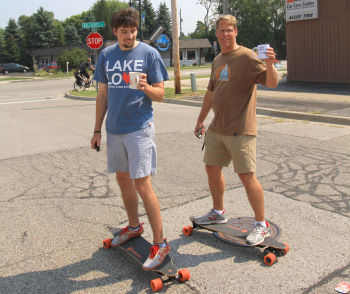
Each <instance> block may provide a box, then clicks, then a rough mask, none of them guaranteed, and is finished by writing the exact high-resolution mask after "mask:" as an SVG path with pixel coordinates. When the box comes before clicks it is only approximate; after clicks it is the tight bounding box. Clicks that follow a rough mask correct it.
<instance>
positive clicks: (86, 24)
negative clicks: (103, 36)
mask: <svg viewBox="0 0 350 294" xmlns="http://www.w3.org/2000/svg"><path fill="white" fill-rule="evenodd" d="M82 27H83V29H95V28H104V27H105V22H104V21H98V22H83V23H82Z"/></svg>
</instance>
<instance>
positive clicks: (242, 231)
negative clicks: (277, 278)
mask: <svg viewBox="0 0 350 294" xmlns="http://www.w3.org/2000/svg"><path fill="white" fill-rule="evenodd" d="M190 221H191V222H192V226H187V227H184V228H183V230H182V231H183V233H184V235H186V236H189V235H191V234H192V232H193V230H194V229H205V230H208V231H211V232H214V235H215V237H217V238H218V239H220V240H221V241H223V242H226V243H229V244H232V245H238V246H246V247H260V248H265V249H264V263H265V264H266V265H269V266H271V265H273V264H274V263H275V262H276V260H277V256H281V255H286V254H287V252H288V251H289V246H288V244H286V243H281V242H278V241H277V240H276V238H273V237H267V238H265V240H264V241H263V242H262V243H260V244H258V245H251V244H249V243H248V242H246V237H247V236H248V234H249V232H250V230H251V228H250V226H244V225H235V222H234V221H231V220H229V221H228V222H227V223H226V224H212V225H202V224H197V223H196V222H194V218H193V217H190ZM278 236H279V235H277V236H275V237H278Z"/></svg>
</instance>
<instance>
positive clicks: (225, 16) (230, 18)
mask: <svg viewBox="0 0 350 294" xmlns="http://www.w3.org/2000/svg"><path fill="white" fill-rule="evenodd" d="M222 20H223V21H226V22H227V23H229V24H230V25H233V28H234V29H237V20H236V18H235V17H234V16H232V15H229V14H222V15H220V16H219V17H218V18H217V19H216V29H217V28H218V27H219V23H220V21H222Z"/></svg>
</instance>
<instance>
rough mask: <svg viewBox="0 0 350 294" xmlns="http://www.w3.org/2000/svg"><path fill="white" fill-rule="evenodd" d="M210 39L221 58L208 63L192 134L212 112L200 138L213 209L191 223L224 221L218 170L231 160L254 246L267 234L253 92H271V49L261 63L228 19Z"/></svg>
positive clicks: (221, 19) (273, 76)
mask: <svg viewBox="0 0 350 294" xmlns="http://www.w3.org/2000/svg"><path fill="white" fill-rule="evenodd" d="M215 34H216V37H217V39H218V43H219V45H220V48H221V54H219V55H218V56H217V57H216V58H215V60H214V62H213V65H212V71H211V77H210V81H209V85H208V90H207V92H206V94H205V96H204V100H203V105H202V109H201V112H200V114H199V116H198V120H197V124H196V127H195V130H194V131H195V133H197V131H198V130H199V129H200V128H202V127H203V126H204V120H205V118H206V117H207V115H208V113H209V111H210V109H213V111H214V114H215V115H214V119H213V121H212V123H211V124H210V126H209V129H208V132H207V135H206V138H205V146H206V147H205V154H204V162H205V164H206V171H207V175H208V183H209V189H210V192H211V195H212V198H213V209H211V210H210V211H209V212H208V213H207V214H206V215H204V216H202V217H197V218H195V222H197V223H200V224H210V223H225V222H227V217H226V215H225V210H224V191H225V179H224V176H223V173H222V168H223V166H228V165H229V164H230V162H231V161H232V162H233V166H234V171H235V172H236V173H238V176H239V178H240V180H241V182H242V184H243V185H244V187H245V190H246V193H247V196H248V200H249V202H250V204H251V206H252V208H253V211H254V214H255V224H254V229H253V231H252V232H251V233H250V234H249V235H248V237H247V241H248V242H249V243H250V244H252V245H257V244H259V243H261V242H263V241H264V238H265V237H267V236H269V234H270V230H269V228H268V223H267V222H265V213H264V193H263V189H262V187H261V185H260V183H259V181H258V179H257V178H256V175H255V162H256V135H257V126H256V125H257V124H256V87H257V84H258V83H259V84H262V85H265V86H267V87H270V88H276V87H277V85H278V72H277V71H276V69H275V67H274V60H275V56H276V55H275V52H274V50H273V48H271V47H270V48H269V49H267V51H266V56H267V58H266V59H265V60H264V61H265V64H264V63H263V62H262V61H261V60H260V59H258V58H257V56H256V54H255V53H254V52H253V51H252V50H251V49H248V48H245V47H243V46H240V45H238V44H237V41H236V37H237V34H238V31H237V22H236V18H235V17H233V16H231V15H222V16H220V17H219V18H218V19H217V21H216V33H215Z"/></svg>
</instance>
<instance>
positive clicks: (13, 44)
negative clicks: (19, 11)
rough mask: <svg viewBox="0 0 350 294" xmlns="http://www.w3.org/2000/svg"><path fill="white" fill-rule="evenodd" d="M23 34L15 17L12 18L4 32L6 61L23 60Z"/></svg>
mask: <svg viewBox="0 0 350 294" xmlns="http://www.w3.org/2000/svg"><path fill="white" fill-rule="evenodd" d="M20 43H21V35H20V32H19V27H18V25H17V23H16V21H15V20H14V19H13V18H10V20H9V22H8V25H7V27H6V28H5V32H4V50H3V51H2V59H3V61H4V62H20V60H21V50H20Z"/></svg>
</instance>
